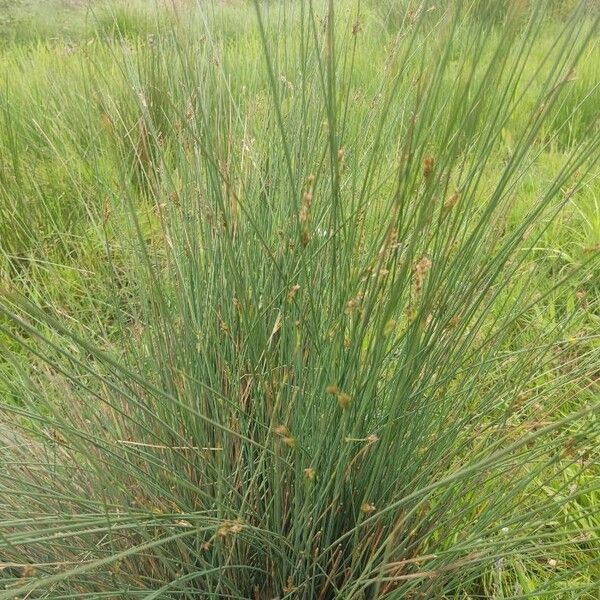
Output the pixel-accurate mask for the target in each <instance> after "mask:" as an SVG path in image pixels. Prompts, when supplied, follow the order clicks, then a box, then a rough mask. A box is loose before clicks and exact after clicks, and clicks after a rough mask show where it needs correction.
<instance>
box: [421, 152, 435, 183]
mask: <svg viewBox="0 0 600 600" xmlns="http://www.w3.org/2000/svg"><path fill="white" fill-rule="evenodd" d="M433 165H434V160H433V156H431V155H429V156H426V157H425V158H424V159H423V177H425V179H427V178H428V177H429V176H430V175H431V173H432V171H433Z"/></svg>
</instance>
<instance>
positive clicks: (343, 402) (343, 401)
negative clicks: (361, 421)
mask: <svg viewBox="0 0 600 600" xmlns="http://www.w3.org/2000/svg"><path fill="white" fill-rule="evenodd" d="M350 400H351V398H350V396H349V395H348V394H346V392H340V393H339V394H338V396H337V401H338V404H339V405H340V406H341V408H342V409H343V410H345V409H346V408H348V404H350Z"/></svg>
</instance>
